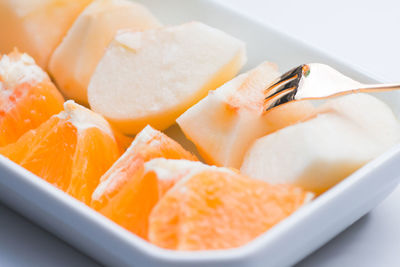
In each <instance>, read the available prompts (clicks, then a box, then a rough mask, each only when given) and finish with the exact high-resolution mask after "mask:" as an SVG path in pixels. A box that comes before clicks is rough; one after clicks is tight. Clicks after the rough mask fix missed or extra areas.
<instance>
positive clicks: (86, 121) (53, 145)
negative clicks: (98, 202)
mask: <svg viewBox="0 0 400 267" xmlns="http://www.w3.org/2000/svg"><path fill="white" fill-rule="evenodd" d="M64 108H65V111H62V112H61V113H59V114H57V115H54V116H52V117H51V118H50V119H49V120H48V121H46V122H45V123H43V124H42V125H40V126H39V127H38V128H37V129H35V130H30V131H28V132H27V133H25V134H24V135H23V136H22V137H21V138H20V139H19V140H18V141H17V142H16V143H14V144H10V145H8V146H5V147H3V148H0V154H2V155H4V156H6V157H8V158H9V159H11V160H12V161H14V162H16V163H17V164H19V165H21V166H22V167H24V168H25V169H27V170H29V171H31V172H33V173H34V174H36V175H37V176H39V177H41V178H43V179H44V180H46V181H48V182H49V183H51V184H53V185H55V186H56V187H58V188H59V189H61V190H63V191H66V192H67V193H69V194H70V195H72V196H73V197H75V198H77V199H78V200H81V201H82V202H84V203H86V204H88V203H89V202H90V200H91V195H92V193H93V191H94V189H95V187H96V186H97V185H98V183H99V179H100V177H101V176H102V175H103V174H104V173H105V172H106V171H107V169H108V168H109V167H110V166H111V165H112V164H113V163H114V161H115V160H117V158H118V157H119V150H118V146H117V143H116V141H115V139H114V136H113V133H112V130H111V128H110V126H109V124H108V122H107V121H106V120H104V118H102V117H101V116H100V115H98V114H96V113H94V112H92V111H90V110H88V109H86V108H84V107H82V106H79V105H78V104H75V103H74V102H73V101H67V102H65V104H64Z"/></svg>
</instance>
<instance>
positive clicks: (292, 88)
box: [264, 63, 400, 110]
mask: <svg viewBox="0 0 400 267" xmlns="http://www.w3.org/2000/svg"><path fill="white" fill-rule="evenodd" d="M396 89H400V84H373V85H366V84H362V83H359V82H357V81H354V80H352V79H350V78H349V77H347V76H345V75H343V74H342V73H340V72H338V71H337V70H335V69H333V68H332V67H329V66H328V65H325V64H320V63H310V64H303V65H300V66H298V67H296V68H293V69H291V70H290V71H288V72H286V73H284V74H283V75H281V76H280V77H279V78H278V79H277V81H276V82H275V83H273V84H272V85H271V86H269V87H268V88H266V89H265V93H264V94H265V101H264V107H265V110H270V109H272V108H274V107H277V106H279V105H283V104H285V103H288V102H291V101H298V100H311V99H325V98H330V97H336V96H339V95H346V94H352V93H359V92H377V91H391V90H396Z"/></svg>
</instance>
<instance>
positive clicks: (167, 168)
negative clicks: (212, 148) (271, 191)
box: [144, 158, 235, 199]
mask: <svg viewBox="0 0 400 267" xmlns="http://www.w3.org/2000/svg"><path fill="white" fill-rule="evenodd" d="M204 170H218V171H222V172H227V173H235V171H234V170H231V169H227V168H221V167H215V166H210V165H206V164H203V163H201V162H199V161H190V160H184V159H165V158H156V159H152V160H150V161H148V162H146V163H145V164H144V173H145V175H146V176H152V175H153V176H155V177H156V178H157V184H158V193H159V198H160V199H161V197H162V196H164V194H165V193H166V192H167V191H168V190H169V189H171V188H172V187H173V186H174V185H175V184H176V183H177V182H178V181H180V180H182V179H187V178H188V177H190V176H192V175H194V174H195V173H198V172H201V171H204ZM147 178H149V177H147Z"/></svg>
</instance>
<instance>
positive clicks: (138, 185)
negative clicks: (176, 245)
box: [91, 126, 196, 238]
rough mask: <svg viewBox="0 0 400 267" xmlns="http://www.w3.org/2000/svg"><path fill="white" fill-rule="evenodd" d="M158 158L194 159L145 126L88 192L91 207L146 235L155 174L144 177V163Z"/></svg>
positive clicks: (155, 188)
mask: <svg viewBox="0 0 400 267" xmlns="http://www.w3.org/2000/svg"><path fill="white" fill-rule="evenodd" d="M159 157H164V158H170V159H188V160H196V158H195V157H194V156H193V155H192V154H191V153H190V152H188V151H186V150H185V149H183V148H182V147H181V146H180V145H179V144H178V143H177V142H175V141H174V140H172V139H170V138H169V137H168V136H166V135H164V134H163V133H161V132H159V131H157V130H154V129H153V128H151V127H150V126H147V127H145V128H144V129H143V130H142V131H141V132H140V133H139V134H138V135H137V136H136V138H135V140H134V141H133V142H132V144H131V146H130V147H129V148H128V149H127V151H126V152H125V153H124V154H123V155H122V156H121V157H120V158H119V159H118V160H117V161H116V162H115V163H114V165H113V166H112V167H111V168H110V169H109V170H108V171H107V172H106V173H105V174H104V175H103V176H102V178H101V180H100V181H101V182H100V184H99V186H98V187H97V188H96V190H95V191H94V193H93V195H92V203H91V206H92V207H93V208H94V209H95V210H97V211H99V212H100V213H101V214H103V215H104V216H106V217H108V218H109V219H111V220H112V221H114V222H116V223H118V224H119V225H121V226H122V227H124V228H126V229H128V230H129V231H131V232H133V233H135V234H137V235H138V236H140V237H142V238H147V225H148V222H147V219H148V215H149V213H150V211H151V209H152V207H153V206H154V205H155V203H156V202H157V201H158V198H159V191H158V182H157V179H156V177H155V176H154V175H152V176H148V177H145V175H144V171H145V169H144V163H145V162H146V161H149V160H151V159H153V158H159Z"/></svg>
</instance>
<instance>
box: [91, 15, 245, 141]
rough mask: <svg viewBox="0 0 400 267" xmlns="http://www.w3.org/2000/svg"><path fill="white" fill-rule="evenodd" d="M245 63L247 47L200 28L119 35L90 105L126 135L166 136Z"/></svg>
mask: <svg viewBox="0 0 400 267" xmlns="http://www.w3.org/2000/svg"><path fill="white" fill-rule="evenodd" d="M244 62H245V46H244V44H243V42H241V41H239V40H237V39H236V38H233V37H232V36H229V35H228V34H226V33H224V32H222V31H219V30H217V29H214V28H211V27H209V26H207V25H204V24H202V23H199V22H192V23H187V24H183V25H180V26H173V27H167V28H160V29H155V30H148V31H144V32H134V31H124V32H120V33H119V34H117V35H116V36H115V38H114V40H113V41H112V42H111V44H110V46H109V47H108V49H107V51H106V52H105V55H104V56H103V58H102V59H101V60H100V63H99V64H98V66H97V68H96V70H95V72H94V74H93V76H92V79H91V81H90V84H89V88H88V99H89V104H90V106H91V108H92V109H93V110H94V111H96V112H98V113H100V114H102V115H103V116H105V117H106V118H108V119H109V120H110V121H111V122H113V123H114V124H115V125H116V126H117V127H118V128H120V129H121V130H122V131H123V132H124V133H126V134H135V133H137V132H138V131H140V130H141V129H142V128H143V127H144V126H146V125H147V124H151V125H152V126H154V127H155V128H157V129H159V130H162V129H165V128H167V127H168V126H170V125H171V124H173V123H174V122H175V119H176V118H177V117H178V116H179V115H181V114H182V113H183V112H184V111H185V110H186V109H188V108H189V107H190V106H192V105H194V104H195V103H196V102H198V101H199V100H200V99H201V98H203V97H204V96H206V95H207V92H208V91H209V90H212V89H215V88H217V87H218V86H220V85H221V84H223V83H224V82H226V81H227V80H229V79H231V78H232V77H233V76H235V75H236V74H237V72H238V71H239V69H240V68H241V67H242V65H243V64H244Z"/></svg>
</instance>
